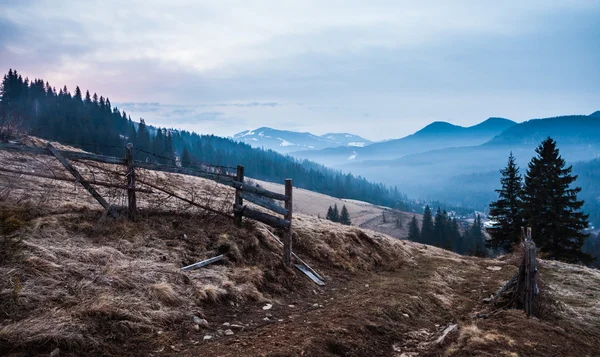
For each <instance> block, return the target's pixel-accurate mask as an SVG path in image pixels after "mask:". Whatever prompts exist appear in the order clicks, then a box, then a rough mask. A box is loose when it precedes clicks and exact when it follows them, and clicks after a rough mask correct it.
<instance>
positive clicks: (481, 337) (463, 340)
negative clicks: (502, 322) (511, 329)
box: [444, 324, 515, 356]
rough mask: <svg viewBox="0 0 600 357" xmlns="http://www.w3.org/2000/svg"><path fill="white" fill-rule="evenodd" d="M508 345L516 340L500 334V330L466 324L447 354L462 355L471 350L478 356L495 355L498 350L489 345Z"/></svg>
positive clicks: (507, 354)
mask: <svg viewBox="0 0 600 357" xmlns="http://www.w3.org/2000/svg"><path fill="white" fill-rule="evenodd" d="M490 344H495V345H498V344H500V345H506V346H507V348H510V347H511V346H513V345H514V344H515V341H514V340H513V339H511V338H510V337H508V336H505V335H502V334H500V333H499V332H498V331H495V330H492V331H484V330H482V329H480V328H479V327H478V326H477V325H475V324H472V325H466V326H461V327H460V328H459V335H458V339H457V340H456V342H455V343H453V344H452V345H451V346H450V347H449V348H448V349H447V350H446V351H445V354H444V355H445V356H460V355H462V353H464V352H465V351H470V352H471V353H473V354H474V355H476V356H493V355H495V354H496V353H497V350H493V349H490V348H489V346H488V345H490ZM490 350H491V351H493V352H490ZM514 354H515V353H514V352H509V351H506V353H503V355H506V356H511V355H514Z"/></svg>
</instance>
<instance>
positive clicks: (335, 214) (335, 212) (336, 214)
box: [331, 203, 340, 222]
mask: <svg viewBox="0 0 600 357" xmlns="http://www.w3.org/2000/svg"><path fill="white" fill-rule="evenodd" d="M331 220H332V221H333V222H339V221H340V211H339V210H338V207H337V203H334V205H333V212H332V213H331Z"/></svg>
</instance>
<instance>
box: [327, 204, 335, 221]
mask: <svg viewBox="0 0 600 357" xmlns="http://www.w3.org/2000/svg"><path fill="white" fill-rule="evenodd" d="M325 218H326V219H328V220H330V221H333V219H334V218H333V208H331V206H329V208H328V209H327V215H326V216H325Z"/></svg>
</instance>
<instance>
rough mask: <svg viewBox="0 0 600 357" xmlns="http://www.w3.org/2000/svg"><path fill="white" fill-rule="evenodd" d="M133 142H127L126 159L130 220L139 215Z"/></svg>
mask: <svg viewBox="0 0 600 357" xmlns="http://www.w3.org/2000/svg"><path fill="white" fill-rule="evenodd" d="M132 149H133V144H132V143H128V144H127V153H126V156H125V159H126V160H127V198H128V206H127V216H128V217H129V219H130V220H132V221H135V220H136V216H137V203H136V199H135V167H134V161H133V150H132Z"/></svg>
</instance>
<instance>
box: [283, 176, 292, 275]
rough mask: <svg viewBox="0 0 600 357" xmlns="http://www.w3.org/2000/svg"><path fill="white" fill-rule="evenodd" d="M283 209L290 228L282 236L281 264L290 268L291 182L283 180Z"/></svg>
mask: <svg viewBox="0 0 600 357" xmlns="http://www.w3.org/2000/svg"><path fill="white" fill-rule="evenodd" d="M285 195H286V197H287V198H286V200H285V208H286V209H287V210H288V212H287V214H286V215H285V219H286V220H288V221H290V226H289V228H288V229H287V231H286V232H285V235H284V236H283V264H284V265H285V266H286V267H288V268H290V267H291V266H292V204H293V200H292V180H291V179H285Z"/></svg>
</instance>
